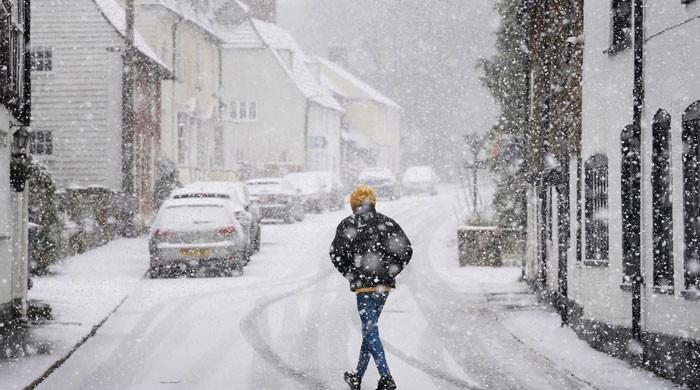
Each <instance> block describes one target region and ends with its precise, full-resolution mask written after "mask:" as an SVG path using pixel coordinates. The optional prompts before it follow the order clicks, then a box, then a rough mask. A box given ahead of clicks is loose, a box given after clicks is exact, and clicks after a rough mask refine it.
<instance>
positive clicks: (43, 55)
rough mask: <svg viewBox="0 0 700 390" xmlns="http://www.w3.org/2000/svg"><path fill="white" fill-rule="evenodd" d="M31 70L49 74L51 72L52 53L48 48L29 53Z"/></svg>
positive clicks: (33, 50)
mask: <svg viewBox="0 0 700 390" xmlns="http://www.w3.org/2000/svg"><path fill="white" fill-rule="evenodd" d="M31 60H32V70H33V71H36V72H50V71H52V70H53V52H52V50H51V48H50V47H37V48H34V49H32V51H31Z"/></svg>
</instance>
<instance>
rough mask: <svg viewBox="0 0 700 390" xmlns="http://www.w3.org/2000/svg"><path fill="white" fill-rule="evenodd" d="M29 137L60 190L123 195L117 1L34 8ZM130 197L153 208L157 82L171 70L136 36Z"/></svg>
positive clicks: (121, 27) (121, 30) (64, 1)
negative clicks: (95, 188)
mask: <svg viewBox="0 0 700 390" xmlns="http://www.w3.org/2000/svg"><path fill="white" fill-rule="evenodd" d="M32 18H33V19H32V61H33V64H32V77H33V80H34V82H33V83H32V101H33V112H32V120H33V123H32V124H33V136H32V142H31V144H30V152H31V153H32V154H33V156H34V157H35V158H37V159H38V160H40V161H42V162H43V163H44V164H45V165H46V166H47V167H48V168H49V171H50V172H51V175H52V177H53V178H54V179H55V180H56V182H57V185H58V186H59V188H66V187H68V186H75V185H78V186H89V185H98V186H104V187H108V188H110V189H113V190H121V189H122V185H123V177H124V176H123V173H124V172H123V169H122V153H123V150H124V149H123V148H124V147H125V146H124V145H123V142H122V133H123V120H124V115H125V114H124V110H123V107H122V101H123V97H124V93H126V89H125V87H124V82H123V81H124V80H123V78H124V76H123V75H124V71H123V69H124V58H123V57H124V51H125V47H126V42H125V29H126V27H125V24H126V23H125V13H124V9H123V8H121V7H120V6H119V5H118V4H117V3H116V2H115V1H114V0H57V1H50V2H38V1H35V2H33V3H32ZM135 47H136V51H137V54H136V63H135V64H136V69H135V72H134V75H135V80H136V82H135V84H136V86H135V89H134V102H135V103H134V107H135V116H134V117H135V124H134V142H133V144H132V145H131V147H132V148H133V151H134V163H133V167H132V168H133V175H134V182H135V183H136V185H135V192H134V195H135V196H136V199H137V204H138V211H139V212H144V213H150V212H152V211H153V210H152V209H153V190H154V186H155V179H156V176H157V175H158V173H157V172H158V163H159V156H160V153H159V150H158V147H157V142H158V139H159V136H160V83H161V80H162V79H164V78H167V77H170V74H171V73H170V70H169V67H168V66H167V65H166V64H165V63H164V62H163V60H161V59H160V57H159V56H158V55H157V54H156V53H155V52H154V51H153V50H152V49H151V47H150V46H149V45H148V44H147V43H146V42H145V40H144V39H143V38H142V37H141V35H140V34H139V33H138V32H136V34H135Z"/></svg>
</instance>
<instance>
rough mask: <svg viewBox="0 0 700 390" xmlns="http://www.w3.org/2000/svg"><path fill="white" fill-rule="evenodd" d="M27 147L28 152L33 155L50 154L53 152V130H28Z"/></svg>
mask: <svg viewBox="0 0 700 390" xmlns="http://www.w3.org/2000/svg"><path fill="white" fill-rule="evenodd" d="M27 147H28V149H29V154H31V155H33V156H52V155H53V152H54V147H53V131H51V130H34V131H32V132H30V133H29V142H28V145H27Z"/></svg>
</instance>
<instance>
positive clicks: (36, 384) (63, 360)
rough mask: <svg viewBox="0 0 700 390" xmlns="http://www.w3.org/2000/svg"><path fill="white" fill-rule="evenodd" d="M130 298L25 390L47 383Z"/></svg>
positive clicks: (118, 305)
mask: <svg viewBox="0 0 700 390" xmlns="http://www.w3.org/2000/svg"><path fill="white" fill-rule="evenodd" d="M128 297H129V295H125V296H124V298H122V300H121V301H119V303H118V304H117V306H115V307H114V309H112V310H111V311H110V312H109V313H107V315H106V316H105V317H104V318H103V319H102V320H100V322H98V323H97V324H95V325H94V326H93V327H92V329H91V330H90V332H89V333H88V334H86V335H85V336H84V337H83V338H82V339H80V341H78V343H76V344H75V345H74V346H73V348H71V349H70V351H68V353H67V354H66V355H65V356H64V357H62V358H60V359H58V360H57V361H56V362H54V363H53V364H52V365H51V366H50V367H49V368H48V369H46V371H44V373H43V374H41V376H40V377H39V378H37V379H35V380H34V381H33V382H32V383H30V384H29V385H27V386H26V387H25V388H24V390H33V389H35V388H36V387H37V386H39V385H40V384H41V383H42V382H43V381H45V380H46V378H48V377H49V375H51V374H52V373H53V372H54V371H56V370H57V369H58V368H59V367H61V366H62V365H63V363H65V362H66V361H67V360H68V359H70V357H71V356H72V355H73V354H74V353H75V351H77V350H78V348H80V347H81V346H82V345H83V344H85V342H87V341H88V340H89V339H91V338H92V337H93V336H94V335H95V334H97V331H98V330H99V329H100V328H101V327H102V325H104V324H105V322H107V320H108V319H109V317H111V316H112V314H114V313H115V312H116V311H117V310H119V308H120V307H121V306H122V304H124V302H125V301H126V299H127V298H128Z"/></svg>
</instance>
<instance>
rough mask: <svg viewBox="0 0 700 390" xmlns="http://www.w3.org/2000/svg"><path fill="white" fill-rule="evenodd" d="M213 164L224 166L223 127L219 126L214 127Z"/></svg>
mask: <svg viewBox="0 0 700 390" xmlns="http://www.w3.org/2000/svg"><path fill="white" fill-rule="evenodd" d="M214 165H215V166H217V167H223V166H224V129H223V128H221V127H217V128H215V129H214Z"/></svg>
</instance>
